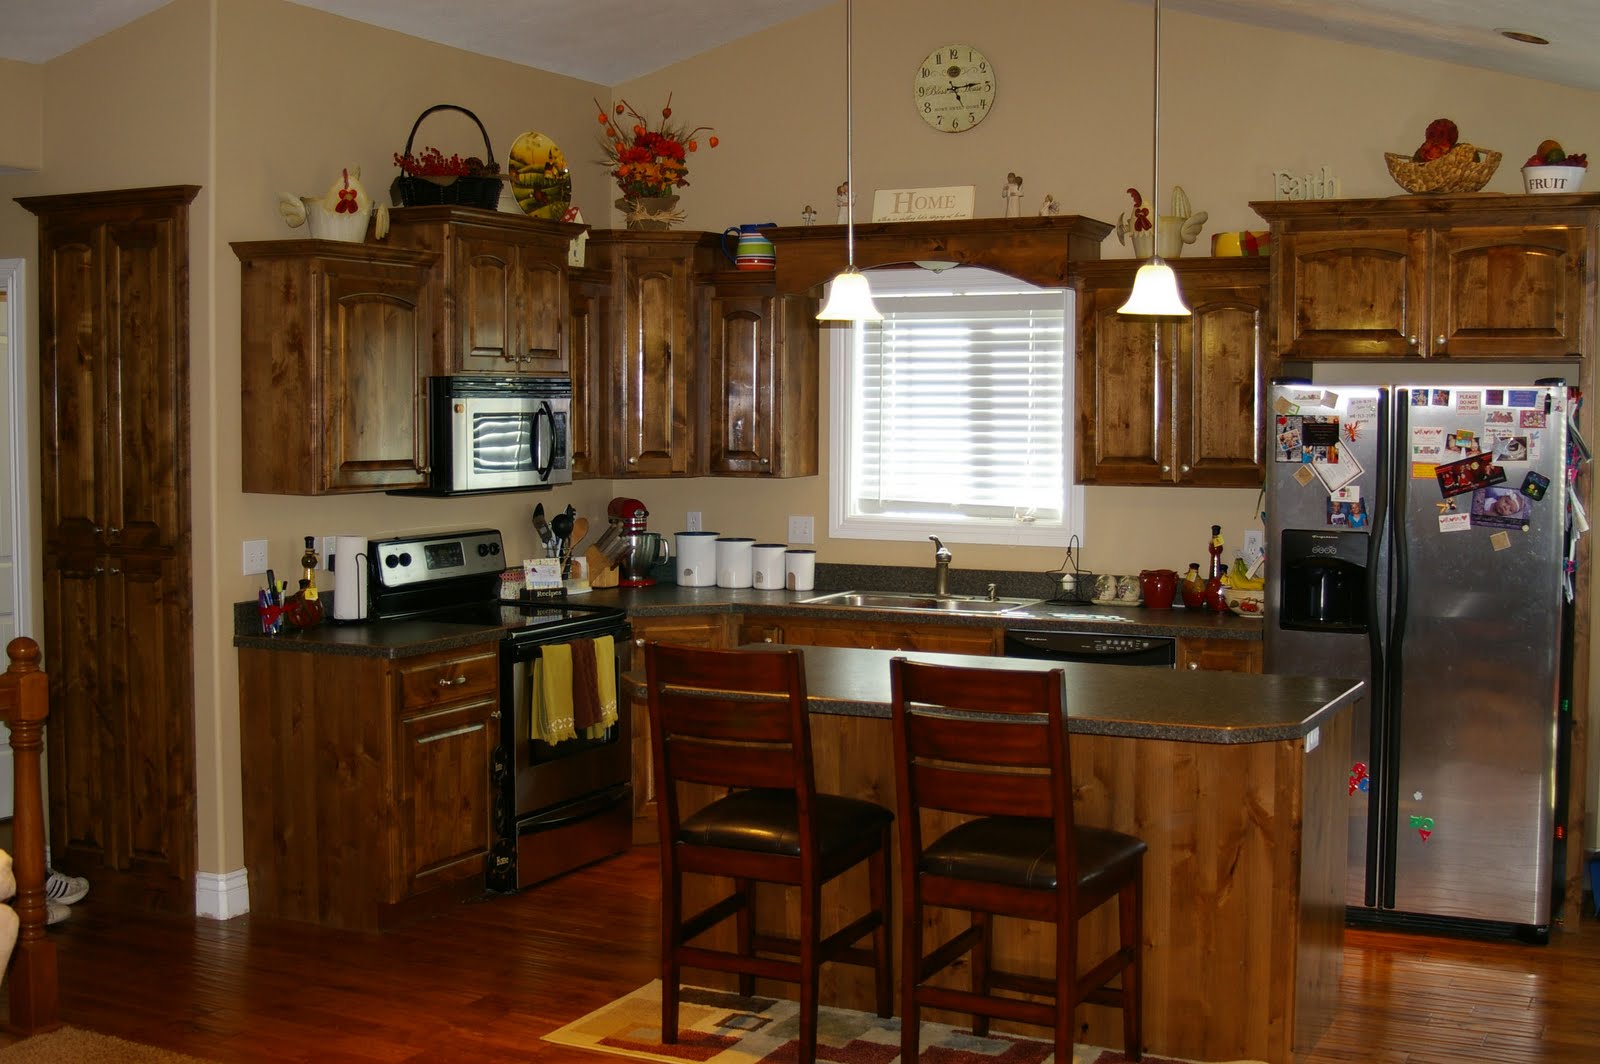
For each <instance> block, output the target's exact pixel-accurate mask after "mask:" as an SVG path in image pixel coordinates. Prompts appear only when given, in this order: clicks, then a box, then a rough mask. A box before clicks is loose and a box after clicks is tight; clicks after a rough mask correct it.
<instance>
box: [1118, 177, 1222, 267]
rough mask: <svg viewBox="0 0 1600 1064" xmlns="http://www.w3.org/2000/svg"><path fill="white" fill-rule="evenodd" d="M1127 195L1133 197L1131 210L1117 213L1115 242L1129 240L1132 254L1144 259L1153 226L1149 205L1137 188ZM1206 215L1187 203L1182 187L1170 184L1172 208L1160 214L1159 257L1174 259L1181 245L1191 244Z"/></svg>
mask: <svg viewBox="0 0 1600 1064" xmlns="http://www.w3.org/2000/svg"><path fill="white" fill-rule="evenodd" d="M1128 194H1129V195H1130V196H1132V197H1133V213H1132V214H1131V215H1130V214H1127V213H1123V214H1119V215H1117V228H1116V233H1117V243H1119V244H1126V243H1128V242H1129V240H1130V239H1131V240H1132V241H1133V251H1134V254H1135V255H1137V256H1138V257H1139V258H1147V257H1149V255H1150V250H1151V249H1150V240H1151V230H1152V229H1153V228H1154V227H1153V226H1152V224H1151V222H1150V205H1148V204H1146V203H1144V202H1143V200H1142V199H1141V198H1140V196H1139V190H1138V189H1134V188H1130V189H1128ZM1207 217H1209V216H1208V215H1207V214H1206V212H1205V211H1197V210H1195V209H1193V208H1192V207H1191V206H1190V205H1189V197H1188V195H1187V194H1186V193H1185V192H1184V191H1183V186H1181V185H1173V186H1172V209H1171V210H1170V211H1169V212H1168V213H1166V214H1163V215H1162V216H1161V247H1160V249H1159V254H1160V255H1161V257H1162V258H1168V259H1171V258H1176V257H1177V256H1178V255H1179V254H1180V253H1181V252H1182V251H1183V245H1185V244H1193V243H1194V242H1195V240H1196V239H1197V238H1198V237H1199V236H1200V230H1201V229H1202V228H1204V227H1205V224H1206V219H1207Z"/></svg>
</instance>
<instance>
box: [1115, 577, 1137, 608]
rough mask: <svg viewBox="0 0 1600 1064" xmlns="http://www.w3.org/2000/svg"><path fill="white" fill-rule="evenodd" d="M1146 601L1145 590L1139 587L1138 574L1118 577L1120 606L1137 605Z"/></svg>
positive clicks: (1118, 601) (1118, 600)
mask: <svg viewBox="0 0 1600 1064" xmlns="http://www.w3.org/2000/svg"><path fill="white" fill-rule="evenodd" d="M1143 601H1144V592H1143V591H1142V590H1141V589H1140V587H1139V578H1138V577H1137V576H1119V577H1117V604H1118V605H1120V606H1137V605H1139V604H1140V603H1141V602H1143Z"/></svg>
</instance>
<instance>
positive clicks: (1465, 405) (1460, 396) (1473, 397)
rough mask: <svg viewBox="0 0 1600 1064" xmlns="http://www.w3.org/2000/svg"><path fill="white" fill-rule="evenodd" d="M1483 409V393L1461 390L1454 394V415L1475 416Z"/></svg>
mask: <svg viewBox="0 0 1600 1064" xmlns="http://www.w3.org/2000/svg"><path fill="white" fill-rule="evenodd" d="M1482 409H1483V393H1482V392H1475V391H1470V390H1468V389H1465V388H1463V389H1462V390H1460V391H1458V392H1456V413H1458V414H1476V413H1477V412H1478V411H1480V410H1482Z"/></svg>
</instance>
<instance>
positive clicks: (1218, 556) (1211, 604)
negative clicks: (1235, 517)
mask: <svg viewBox="0 0 1600 1064" xmlns="http://www.w3.org/2000/svg"><path fill="white" fill-rule="evenodd" d="M1206 550H1207V551H1209V552H1210V553H1211V568H1210V571H1209V573H1208V576H1207V578H1206V594H1205V606H1206V609H1208V610H1214V611H1216V612H1217V613H1227V612H1228V603H1227V600H1226V599H1224V598H1223V588H1222V575H1223V574H1224V573H1226V572H1227V571H1228V570H1227V568H1226V567H1225V566H1224V565H1223V564H1222V526H1221V525H1212V526H1211V542H1210V543H1208V544H1207V545H1206Z"/></svg>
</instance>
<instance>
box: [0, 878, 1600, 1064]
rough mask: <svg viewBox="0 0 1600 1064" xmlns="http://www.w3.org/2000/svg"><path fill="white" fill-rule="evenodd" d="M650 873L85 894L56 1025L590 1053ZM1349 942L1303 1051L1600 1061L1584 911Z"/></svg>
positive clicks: (1371, 1062)
mask: <svg viewBox="0 0 1600 1064" xmlns="http://www.w3.org/2000/svg"><path fill="white" fill-rule="evenodd" d="M656 875H657V865H656V855H655V851H654V849H652V848H649V847H645V848H638V849H635V850H633V851H631V852H630V853H627V854H624V855H623V856H621V857H618V858H616V859H614V860H611V861H605V862H602V863H600V864H598V865H594V866H592V867H590V868H587V869H583V870H581V871H578V872H575V873H573V874H571V875H568V876H566V877H564V878H562V879H559V880H556V881H554V882H552V883H549V884H546V885H544V886H543V887H540V888H539V889H537V890H533V891H528V892H525V893H523V894H520V895H517V896H515V897H499V898H494V899H491V900H487V901H481V902H474V903H471V904H466V905H462V906H459V907H457V908H455V909H452V910H451V911H449V912H448V913H446V914H444V915H441V916H438V917H435V918H432V919H426V920H419V921H416V922H414V923H411V924H408V925H406V926H404V927H402V928H399V929H397V930H392V931H387V932H383V933H381V934H379V933H363V932H352V931H335V930H327V929H322V928H317V927H312V926H310V925H306V924H298V923H293V922H289V921H283V920H268V919H264V918H260V917H251V916H244V917H240V918H238V919H235V920H229V921H226V922H219V921H214V920H197V919H185V918H176V917H171V916H166V915H162V914H155V913H145V912H135V911H129V910H126V909H120V908H115V907H113V906H111V905H110V904H109V903H108V902H105V901H100V900H97V899H96V898H95V896H94V893H93V891H92V890H91V892H90V895H89V897H88V899H86V900H85V901H84V902H82V903H80V904H79V905H77V906H75V907H74V909H73V913H72V916H71V918H70V919H69V920H67V921H66V922H64V923H62V924H58V925H56V926H55V927H53V928H51V929H50V935H51V937H52V938H53V939H54V940H55V941H56V943H57V947H58V950H59V959H60V969H61V1003H62V1004H61V1012H62V1018H63V1019H64V1020H65V1022H67V1023H69V1024H72V1025H74V1026H78V1027H86V1028H90V1029H92V1030H96V1031H101V1032H104V1033H106V1034H114V1035H118V1036H121V1037H124V1038H129V1039H132V1040H134V1041H137V1042H145V1043H149V1044H152V1045H158V1046H164V1047H167V1048H169V1049H174V1050H178V1051H180V1052H184V1053H190V1054H193V1055H195V1056H199V1057H205V1058H210V1059H213V1060H218V1061H228V1062H237V1064H268V1062H272V1064H282V1062H291V1061H316V1062H319V1064H421V1062H434V1061H439V1062H450V1061H473V1062H481V1064H499V1062H506V1064H511V1062H519V1061H540V1062H544V1064H594V1062H595V1061H596V1060H599V1059H601V1058H599V1057H597V1056H595V1055H592V1054H588V1053H583V1052H581V1051H577V1050H567V1049H561V1048H558V1047H554V1046H550V1045H547V1044H546V1043H544V1042H541V1041H540V1035H541V1034H543V1033H545V1032H546V1031H550V1030H553V1029H555V1028H556V1027H559V1026H561V1025H563V1024H565V1023H567V1022H568V1021H570V1020H573V1019H575V1018H577V1017H578V1016H581V1015H583V1014H584V1013H586V1012H588V1011H590V1010H591V1009H594V1008H596V1007H598V1006H600V1005H602V1004H604V1003H605V1002H607V1001H610V1000H611V999H613V998H615V997H618V996H620V995H621V994H623V993H626V992H627V991H629V990H632V989H634V988H635V987H638V986H640V985H642V984H644V983H646V982H648V981H649V980H650V979H652V978H653V977H654V976H655V967H656V951H657V942H656V933H657V914H656V900H657V886H656ZM1345 941H1346V946H1345V975H1344V993H1343V999H1342V1003H1341V1007H1340V1010H1339V1013H1338V1015H1337V1017H1336V1019H1335V1021H1334V1024H1333V1026H1332V1028H1330V1029H1329V1031H1328V1032H1326V1034H1325V1035H1324V1036H1323V1038H1322V1039H1321V1041H1320V1043H1319V1044H1318V1046H1317V1047H1316V1049H1315V1051H1314V1052H1313V1053H1312V1054H1311V1055H1310V1056H1308V1057H1307V1058H1306V1059H1305V1061H1304V1062H1303V1064H1355V1062H1360V1064H1463V1062H1466V1064H1476V1062H1488V1061H1494V1062H1496V1064H1506V1062H1518V1064H1521V1062H1528V1064H1535V1062H1547V1061H1548V1062H1555V1061H1561V1062H1563V1064H1568V1062H1572V1061H1579V1060H1600V923H1597V922H1596V921H1595V920H1594V919H1592V918H1585V919H1583V920H1582V921H1581V922H1580V924H1579V927H1578V930H1577V931H1575V932H1572V933H1563V932H1557V933H1556V934H1554V935H1553V936H1552V942H1551V944H1550V945H1548V946H1528V945H1520V944H1511V943H1498V942H1478V941H1472V940H1466V939H1452V938H1438V937H1431V936H1416V935H1404V934H1395V933H1391V932H1375V931H1355V930H1351V931H1347V932H1346V939H1345ZM0 1000H3V995H0ZM0 1011H3V1008H0ZM9 1040H10V1039H9V1037H0V1042H4V1041H9Z"/></svg>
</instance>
